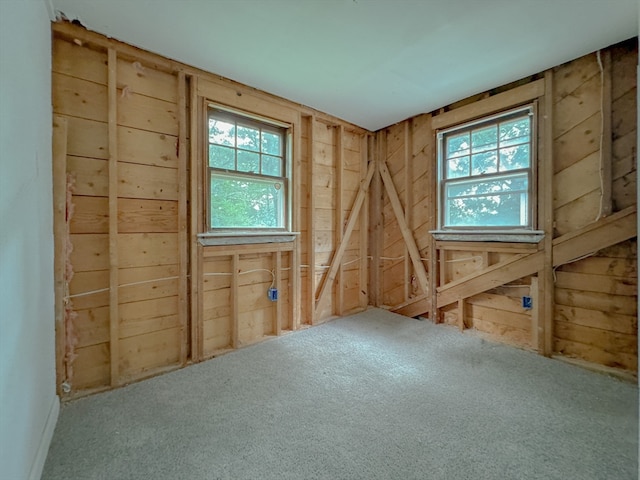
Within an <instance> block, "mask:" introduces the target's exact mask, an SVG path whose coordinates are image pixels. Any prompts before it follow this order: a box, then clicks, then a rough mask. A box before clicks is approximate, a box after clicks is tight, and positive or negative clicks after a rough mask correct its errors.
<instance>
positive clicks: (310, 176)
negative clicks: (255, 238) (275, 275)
mask: <svg viewBox="0 0 640 480" xmlns="http://www.w3.org/2000/svg"><path fill="white" fill-rule="evenodd" d="M315 123H316V119H315V117H314V116H311V117H309V128H308V137H307V142H308V145H307V148H308V150H307V179H306V180H307V236H308V239H309V243H308V245H307V261H308V263H309V265H308V270H307V281H308V287H307V295H308V298H307V307H308V308H307V312H308V313H307V315H309V318H308V319H306V320H307V322H305V323H309V324H311V325H314V324H315V320H316V228H315V212H316V201H315V191H314V173H315V172H314V170H315V163H316V162H315V154H314V152H315V150H314V148H313V144H314V138H315V134H314V132H315Z"/></svg>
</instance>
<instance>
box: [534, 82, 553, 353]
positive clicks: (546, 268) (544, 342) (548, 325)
mask: <svg viewBox="0 0 640 480" xmlns="http://www.w3.org/2000/svg"><path fill="white" fill-rule="evenodd" d="M553 78H554V77H553V71H552V70H547V71H546V72H545V75H544V82H545V95H544V102H543V112H544V115H543V120H542V131H541V133H540V140H541V143H542V146H541V147H542V155H541V162H542V165H541V167H542V168H541V170H542V171H541V173H540V179H541V182H539V183H540V184H539V185H538V192H539V193H538V195H539V199H538V202H539V206H540V210H541V217H542V228H543V229H544V233H545V236H544V239H543V240H542V245H543V247H544V265H543V268H542V269H541V271H540V273H539V274H538V275H539V276H540V277H541V278H539V279H538V280H539V284H538V287H539V293H538V303H539V304H540V305H539V306H538V307H539V313H538V316H539V318H540V320H541V321H540V322H539V323H538V331H537V334H538V339H537V340H538V341H537V343H538V347H541V348H540V349H539V352H540V353H542V354H543V355H550V354H551V352H552V351H553V326H554V321H553V317H554V308H553V305H554V296H553V292H554V289H555V285H554V282H553V260H554V255H555V251H554V248H553V235H554V224H555V219H554V204H553V202H554V182H553V172H554V168H553V162H554V154H553V153H554V152H553V150H554V142H553V127H554V121H553V119H554V115H553V114H554V110H553V95H554V90H553V83H554V80H553Z"/></svg>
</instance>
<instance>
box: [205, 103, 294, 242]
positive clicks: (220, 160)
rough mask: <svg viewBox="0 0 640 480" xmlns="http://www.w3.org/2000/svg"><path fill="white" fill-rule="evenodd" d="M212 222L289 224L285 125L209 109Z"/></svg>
mask: <svg viewBox="0 0 640 480" xmlns="http://www.w3.org/2000/svg"><path fill="white" fill-rule="evenodd" d="M208 137H209V142H208V143H209V148H208V157H209V174H210V185H209V192H210V206H209V213H210V215H209V227H210V228H211V230H216V229H271V230H275V229H285V228H286V227H287V225H286V204H287V201H286V200H287V191H288V189H287V185H288V179H287V168H286V161H285V160H286V148H285V146H286V129H285V128H282V127H279V126H274V125H271V124H267V123H263V122H260V121H257V120H254V119H251V118H245V117H242V116H239V115H236V114H233V113H230V112H227V111H224V110H220V109H216V108H213V107H210V108H209V121H208Z"/></svg>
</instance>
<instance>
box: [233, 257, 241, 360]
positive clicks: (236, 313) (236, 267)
mask: <svg viewBox="0 0 640 480" xmlns="http://www.w3.org/2000/svg"><path fill="white" fill-rule="evenodd" d="M239 257H240V255H238V254H237V253H234V254H233V255H232V256H231V348H238V336H239V317H240V298H239V295H240V293H239V288H238V283H239V282H238V273H239V271H240V260H239Z"/></svg>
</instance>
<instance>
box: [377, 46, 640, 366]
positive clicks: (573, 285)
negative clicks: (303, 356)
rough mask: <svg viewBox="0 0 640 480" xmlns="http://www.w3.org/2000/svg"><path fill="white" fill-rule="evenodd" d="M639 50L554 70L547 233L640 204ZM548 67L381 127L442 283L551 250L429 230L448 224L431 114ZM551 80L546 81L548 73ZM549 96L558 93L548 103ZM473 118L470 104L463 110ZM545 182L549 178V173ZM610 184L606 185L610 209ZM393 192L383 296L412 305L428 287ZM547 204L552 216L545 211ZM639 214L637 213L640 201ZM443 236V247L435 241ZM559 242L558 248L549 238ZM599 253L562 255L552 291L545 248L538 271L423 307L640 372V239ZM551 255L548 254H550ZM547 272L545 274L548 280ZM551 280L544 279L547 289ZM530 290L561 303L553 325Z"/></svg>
mask: <svg viewBox="0 0 640 480" xmlns="http://www.w3.org/2000/svg"><path fill="white" fill-rule="evenodd" d="M637 58H638V57H637V43H636V42H635V41H634V40H632V41H628V42H623V43H621V44H618V45H615V46H613V47H610V48H608V49H605V50H603V51H602V52H601V54H600V63H601V65H602V70H601V69H600V66H599V63H598V58H597V55H596V54H595V53H593V54H591V55H587V56H585V57H582V58H579V59H577V60H575V61H572V62H569V63H567V64H564V65H560V66H558V67H556V68H554V69H553V71H552V72H551V75H548V76H549V78H550V79H551V81H550V82H547V87H546V88H547V91H544V92H543V96H542V97H539V98H538V110H539V114H540V115H542V116H543V117H544V118H543V119H540V121H539V125H538V126H539V127H540V131H539V132H538V138H539V148H540V150H541V151H540V152H539V153H540V158H541V160H539V162H540V164H539V167H540V168H539V171H538V173H539V175H544V168H545V166H546V165H547V164H546V163H545V162H547V160H545V159H546V158H549V157H547V155H549V156H550V157H551V158H552V162H550V163H548V165H552V167H551V168H553V171H552V172H550V173H552V175H551V176H552V178H553V184H552V185H551V187H550V188H551V192H550V193H552V196H551V197H549V198H551V199H552V202H551V203H552V205H549V207H548V208H549V214H550V215H551V214H552V219H551V223H550V227H549V230H552V235H551V236H549V237H548V238H551V237H552V238H553V239H554V240H555V241H556V242H557V241H558V239H559V238H560V237H562V236H563V235H569V234H574V233H576V232H579V231H581V229H585V228H587V227H588V226H589V225H592V224H594V222H596V220H598V219H604V218H605V217H606V216H607V214H608V213H610V212H614V213H615V212H621V211H628V209H630V208H631V209H633V208H634V206H635V205H636V203H637V199H636V168H637V167H636V151H635V146H636V138H637V126H636V112H637V110H636V83H637V82H636V65H637ZM543 76H544V75H543V74H540V75H538V76H534V77H531V78H530V79H525V80H523V81H520V82H516V83H514V84H512V85H508V86H505V87H501V88H497V89H495V90H493V91H491V92H486V93H483V94H479V95H476V96H474V97H472V98H469V99H466V100H463V101H461V102H458V103H456V104H454V105H450V106H449V107H446V108H444V109H441V110H440V111H436V112H433V113H431V114H424V115H420V116H418V117H415V118H412V119H409V120H407V121H404V122H401V123H399V124H396V125H393V126H390V127H388V128H386V129H384V130H382V131H380V132H378V136H379V138H381V139H382V140H381V142H383V143H384V145H385V147H384V148H383V153H382V155H381V159H380V161H386V163H387V165H388V168H389V171H390V172H391V174H392V177H393V180H394V184H395V186H396V189H397V191H398V194H399V197H400V200H401V201H402V203H403V207H404V208H405V209H406V208H407V205H406V203H405V202H407V201H408V200H410V201H411V202H412V204H411V205H410V208H411V219H412V220H411V221H412V224H411V229H412V233H413V236H414V238H415V240H416V243H417V244H418V248H419V249H420V253H421V257H423V260H424V261H425V266H430V269H429V270H430V271H429V277H430V281H431V282H432V284H433V286H434V287H437V289H438V290H439V291H440V290H441V289H442V287H443V286H445V285H453V284H454V283H455V282H460V283H462V284H464V283H465V279H471V278H472V277H473V276H474V274H478V273H479V272H482V271H483V270H486V269H487V268H488V267H491V266H495V265H496V264H501V262H504V263H505V265H506V264H507V263H509V262H508V261H509V259H512V260H516V259H517V257H518V256H528V255H534V254H536V253H537V252H538V251H541V252H543V253H544V250H545V242H544V241H543V242H541V243H540V244H539V245H535V244H532V245H530V244H506V243H486V242H484V243H483V242H444V241H441V242H435V241H433V240H432V236H431V235H430V234H429V230H434V229H435V228H436V226H437V218H436V217H435V215H436V207H435V203H436V198H435V195H434V194H433V192H434V191H435V189H436V181H437V179H436V172H435V170H433V168H435V165H436V160H435V148H434V146H433V145H432V142H434V141H435V134H436V130H432V129H431V126H430V122H431V121H432V120H433V121H434V122H436V120H437V119H438V116H439V115H440V114H443V113H444V114H446V115H453V114H456V112H465V111H467V112H473V111H475V110H477V109H476V107H475V106H476V105H481V102H483V101H485V100H487V99H490V98H492V97H494V96H495V95H497V94H503V95H507V96H509V95H511V93H510V92H515V91H516V90H517V88H518V87H523V86H525V88H526V85H533V83H529V82H534V81H536V80H537V81H538V82H544V78H543ZM540 85H541V86H543V89H544V88H545V87H544V83H540ZM549 85H550V86H551V87H550V88H549ZM549 90H551V91H549ZM545 99H548V101H547V102H545ZM489 101H490V100H489ZM545 103H546V105H548V106H552V108H551V109H552V111H551V112H548V113H549V115H547V114H546V112H545V111H544V108H545ZM513 106H515V105H513ZM547 108H549V107H547ZM450 112H451V113H450ZM463 117H464V114H462V113H461V114H460V118H463ZM469 119H471V118H469ZM544 119H548V120H549V122H550V125H549V127H550V130H549V138H550V139H551V143H552V145H546V144H545V141H544V140H545V138H544V135H545V132H544V131H543V130H544V128H545V127H544ZM460 121H463V120H460ZM549 122H548V123H549ZM407 131H409V132H410V135H408V134H407ZM601 132H603V136H602V139H601ZM407 142H409V145H408V146H407V145H406V143H407ZM546 143H550V142H549V141H546ZM544 149H547V151H546V153H545V152H543V151H542V150H544ZM407 168H409V169H410V170H409V172H410V175H411V178H412V179H413V185H412V186H410V188H412V191H411V192H409V193H408V194H407V192H405V189H406V188H407V186H409V185H411V184H410V182H407V180H406V175H407ZM411 169H413V170H411ZM601 174H602V185H601ZM549 178H551V177H549ZM541 182H543V178H542V177H539V183H541ZM607 182H610V183H611V188H607ZM538 187H539V191H538V194H539V203H540V202H544V200H542V199H541V197H544V196H545V195H546V194H545V193H544V192H545V191H547V190H546V189H548V188H549V186H547V185H546V184H544V183H543V184H542V185H540V184H539V186H538ZM602 187H604V188H602ZM601 190H602V191H603V192H604V195H603V198H602V204H603V205H602V214H601V213H600V211H601V206H600V205H601V193H600V192H601ZM607 192H608V193H607ZM389 203H390V202H389V196H388V195H386V194H385V195H384V201H383V205H384V206H383V225H384V234H383V241H382V253H381V254H380V264H381V270H382V271H383V272H384V275H383V276H382V277H381V278H382V282H383V291H382V302H380V303H381V304H383V305H385V306H387V308H391V309H396V310H398V311H401V310H400V309H399V308H397V307H398V306H402V305H403V304H405V303H406V302H407V300H409V301H411V298H419V296H420V294H419V292H416V290H415V286H414V285H413V284H412V276H411V271H410V270H409V271H407V269H405V267H404V261H405V259H406V258H407V254H406V251H405V249H404V244H403V242H402V237H401V235H400V232H399V229H398V225H397V220H396V216H395V215H394V213H393V211H392V210H391V208H390V204H389ZM607 205H609V207H607ZM542 207H544V204H542ZM625 209H627V210H625ZM539 213H540V214H541V215H542V216H544V214H543V212H539ZM633 216H634V218H635V212H633ZM544 222H545V220H544V218H542V217H541V218H540V220H539V224H538V227H539V229H544ZM631 236H633V237H635V235H631ZM604 237H606V233H605V234H604V235H603V238H604ZM562 238H566V237H562ZM605 240H606V239H605ZM432 243H433V247H430V245H431V244H432ZM551 243H553V242H549V245H551ZM371 248H374V247H371ZM431 248H434V250H433V251H432V250H431ZM436 250H437V251H436ZM548 250H549V252H550V251H551V250H550V247H549V248H548ZM590 253H591V254H590V255H589V256H588V257H586V258H583V259H581V260H577V261H572V262H570V263H566V264H563V265H557V264H556V263H554V264H553V265H555V268H554V269H553V272H552V273H553V284H552V288H551V291H550V292H549V293H548V294H545V295H544V296H543V295H539V294H538V293H539V292H538V287H537V286H536V285H537V284H538V281H537V279H536V277H535V273H534V272H535V271H536V270H538V271H539V274H542V272H544V258H545V257H544V255H541V256H537V257H535V258H536V263H535V264H532V265H533V267H534V268H533V269H532V270H531V274H534V276H533V277H532V275H530V274H527V275H524V276H522V278H519V279H516V280H513V281H510V282H508V283H507V284H506V285H500V286H498V287H496V288H490V287H491V285H488V286H487V289H486V291H484V292H482V293H479V294H475V295H471V296H469V297H465V298H463V299H461V300H459V301H456V302H453V303H448V304H447V305H446V306H442V307H440V308H437V309H436V308H434V309H433V310H432V311H429V310H428V306H424V307H423V309H422V311H421V313H424V314H425V315H428V314H431V316H432V317H433V319H434V320H435V321H436V322H445V323H449V324H452V325H456V326H458V327H461V328H473V329H475V330H476V331H477V332H479V333H481V334H484V335H487V336H490V337H491V338H494V339H499V340H500V341H503V342H506V343H509V344H513V345H517V346H520V347H523V348H528V349H535V350H539V351H540V352H541V353H556V354H562V355H565V356H568V357H575V358H578V359H582V360H586V361H588V362H593V363H596V364H600V365H604V366H607V367H613V368H619V369H623V370H627V371H635V370H637V333H638V325H637V314H638V312H637V302H636V300H637V271H636V270H637V269H636V257H637V240H636V239H635V238H630V239H628V240H625V241H623V242H622V243H617V244H616V245H613V246H610V247H607V248H604V249H600V250H599V251H597V252H590ZM552 260H553V259H552V256H551V255H549V261H550V262H551V261H552ZM374 262H375V259H374ZM536 265H538V266H537V267H536ZM525 270H526V269H525ZM525 270H523V271H525ZM498 276H499V273H498V274H497V275H496V277H498ZM532 280H536V281H535V282H532ZM539 281H540V285H543V284H542V279H540V280H539ZM452 282H454V283H452ZM497 283H500V282H497ZM532 283H533V287H534V288H535V291H534V292H532ZM462 288H464V287H462ZM546 291H547V289H545V288H542V287H541V292H542V293H545V292H546ZM407 295H408V296H409V297H410V298H409V299H407ZM524 295H527V296H529V295H530V296H532V297H533V298H535V299H536V303H537V304H538V303H539V302H544V301H545V298H541V297H546V301H547V302H551V304H550V307H551V310H549V311H551V312H553V315H552V317H553V318H551V319H549V322H548V325H547V327H546V328H547V330H549V329H550V330H551V331H546V332H545V331H544V329H545V327H544V325H542V322H543V318H542V317H540V318H533V316H532V313H533V315H541V316H542V315H543V309H544V307H543V303H541V304H540V308H539V309H538V308H537V307H538V305H536V308H534V310H525V309H523V308H522V305H521V297H522V296H524ZM435 302H436V300H434V303H435ZM425 305H426V304H425ZM460 312H463V315H464V318H460V315H459V313H460ZM414 313H416V314H417V313H418V312H415V311H414ZM534 325H535V328H534V327H533V326H534ZM539 327H541V328H542V333H541V331H540V330H539ZM542 334H546V335H548V338H549V339H550V343H551V345H550V346H549V347H548V348H549V351H547V352H545V351H544V350H545V345H544V344H545V341H544V339H543V338H542Z"/></svg>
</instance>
